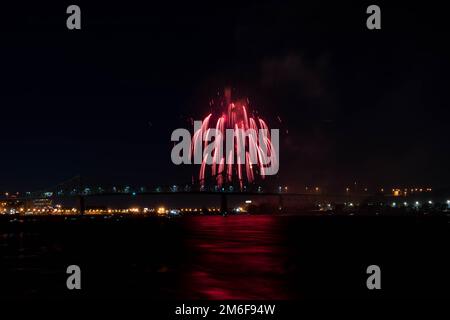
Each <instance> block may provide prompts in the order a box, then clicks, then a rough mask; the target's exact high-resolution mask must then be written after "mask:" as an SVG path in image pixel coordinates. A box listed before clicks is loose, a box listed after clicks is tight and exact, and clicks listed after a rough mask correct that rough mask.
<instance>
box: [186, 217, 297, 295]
mask: <svg viewBox="0 0 450 320" xmlns="http://www.w3.org/2000/svg"><path fill="white" fill-rule="evenodd" d="M188 231H189V233H190V236H189V240H188V242H187V245H188V248H187V249H188V252H189V254H190V256H189V257H188V259H189V263H188V265H189V268H188V269H189V270H186V273H185V279H184V283H185V286H186V287H185V288H184V291H185V294H187V297H188V298H200V299H216V300H217V299H286V298H289V295H288V292H287V289H286V282H287V279H288V277H287V275H286V271H285V266H286V259H287V258H286V249H285V247H284V246H283V235H282V230H281V228H280V226H279V222H278V221H277V219H276V217H274V216H229V217H221V216H210V217H194V218H191V219H190V220H189V221H188Z"/></svg>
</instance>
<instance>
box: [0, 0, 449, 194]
mask: <svg viewBox="0 0 450 320" xmlns="http://www.w3.org/2000/svg"><path fill="white" fill-rule="evenodd" d="M396 2H397V1H396ZM374 3H375V4H378V5H379V6H380V7H381V12H382V30H374V31H370V30H368V29H367V28H366V18H367V16H368V15H367V14H366V8H367V6H368V5H370V4H372V2H360V3H359V4H356V2H353V4H352V5H350V4H343V3H342V2H339V3H337V2H336V3H335V2H332V1H329V2H320V1H308V2H304V1H294V2H289V3H288V2H282V1H252V2H247V3H246V4H244V3H243V1H236V2H233V1H226V2H224V1H220V2H216V1H209V2H205V3H200V2H196V3H193V2H192V1H184V2H181V3H176V2H170V3H167V4H165V5H158V4H154V3H153V2H150V1H147V2H146V5H143V4H142V3H141V4H137V3H133V2H130V1H126V2H124V4H121V5H119V4H115V3H114V4H112V3H111V2H103V3H100V2H99V3H97V4H96V5H93V4H92V3H91V1H89V2H88V1H83V2H81V1H76V2H73V3H72V2H70V3H69V2H66V3H61V2H59V3H55V4H53V5H50V4H47V5H45V6H44V5H42V4H41V3H34V4H32V5H27V4H25V3H23V2H21V3H20V4H18V5H17V6H16V7H9V6H6V5H3V4H2V6H1V8H0V39H1V41H0V58H1V59H0V108H1V122H0V133H1V134H0V141H1V147H2V148H1V150H2V151H1V154H0V191H16V190H19V191H31V190H35V189H41V188H45V187H47V186H51V185H54V184H56V183H58V182H61V181H64V180H66V179H69V178H71V177H73V176H75V175H78V174H81V175H83V176H87V177H96V178H98V179H99V180H102V179H103V180H108V181H109V182H111V181H112V182H114V183H130V184H147V185H156V184H173V183H180V184H181V183H185V182H189V181H190V180H191V176H192V173H193V171H192V170H191V168H186V167H176V166H175V165H173V164H172V162H171V160H170V151H171V147H172V143H171V142H170V135H171V132H172V131H173V130H174V129H176V128H181V127H185V128H190V127H189V121H188V119H189V118H194V119H196V120H200V119H203V118H204V116H206V115H207V114H208V113H209V106H208V101H209V99H210V98H211V97H214V95H216V94H217V92H218V91H223V89H224V88H225V87H227V86H230V87H232V88H233V89H234V94H235V96H236V97H248V98H249V99H250V101H251V106H252V107H253V108H255V109H257V110H258V111H259V113H260V114H261V115H263V117H264V118H265V119H266V120H267V121H268V122H269V125H270V126H271V127H272V128H280V129H281V146H280V148H281V155H280V157H281V159H280V172H279V175H278V176H277V177H272V178H271V179H272V180H271V181H272V182H273V183H274V184H283V185H284V184H287V185H291V186H296V185H299V186H303V185H320V186H326V187H327V188H330V189H332V188H341V187H345V186H346V185H349V184H352V183H353V182H355V181H357V182H358V184H360V185H364V186H368V187H369V188H375V187H377V188H378V187H379V186H399V187H402V186H405V187H409V186H411V187H413V186H434V187H446V186H448V185H449V182H448V181H449V179H450V170H448V164H449V163H450V148H449V142H448V141H449V137H450V134H449V126H448V124H449V120H450V111H449V108H448V107H449V102H450V99H449V96H448V91H449V79H448V75H449V71H450V61H449V57H450V55H449V49H448V48H447V43H448V32H447V29H448V27H447V24H448V22H446V21H448V17H446V16H445V11H444V8H443V7H442V6H443V5H441V4H439V2H437V3H438V4H433V3H432V2H428V1H427V2H425V3H422V4H421V5H420V6H419V5H413V4H411V3H409V2H403V3H401V2H398V4H396V7H393V4H392V3H391V4H385V3H384V2H379V1H378V2H374ZM70 4H78V5H79V6H80V7H81V11H82V29H81V30H79V31H69V30H67V28H66V18H67V14H66V13H65V11H66V8H67V6H68V5H70ZM277 117H279V118H280V119H281V123H280V122H279V121H278V119H277Z"/></svg>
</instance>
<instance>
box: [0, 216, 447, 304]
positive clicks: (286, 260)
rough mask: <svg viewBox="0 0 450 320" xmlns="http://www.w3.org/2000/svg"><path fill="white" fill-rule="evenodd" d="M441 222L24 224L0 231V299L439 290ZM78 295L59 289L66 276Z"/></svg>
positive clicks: (32, 220)
mask: <svg viewBox="0 0 450 320" xmlns="http://www.w3.org/2000/svg"><path fill="white" fill-rule="evenodd" d="M449 226H450V224H449V223H448V218H447V217H446V216H441V217H356V216H353V217H346V216H339V217H337V216H336V217H330V216H316V217H314V216H310V217H305V216H290V215H281V216H280V215H278V216H275V215H258V216H250V215H240V216H228V217H222V216H199V217H179V218H175V219H166V218H157V217H146V218H144V217H134V218H132V217H120V216H117V217H114V216H112V217H108V218H105V217H104V216H98V217H97V216H96V217H93V216H90V217H88V216H86V217H27V218H21V219H17V220H15V221H11V220H2V222H1V223H0V237H1V239H2V241H1V245H0V253H1V266H0V272H1V274H0V282H1V283H2V290H1V293H0V297H1V298H2V299H5V298H6V299H8V298H16V299H17V298H18V299H21V298H33V297H40V298H57V299H61V298H71V299H73V298H141V299H156V300H160V299H163V300H173V299H215V300H222V299H256V300H259V299H270V300H274V299H275V300H280V299H299V298H323V297H356V298H364V297H373V296H375V297H376V296H377V293H376V292H369V291H368V290H367V289H366V286H365V279H366V278H367V275H366V273H365V271H366V269H365V268H366V267H367V266H368V265H371V264H378V265H380V267H381V268H382V270H383V278H382V286H383V290H382V291H383V292H382V293H383V297H442V296H447V297H448V292H449V290H448V289H447V288H449V283H450V282H449V276H448V274H447V270H449V263H448V262H447V261H446V260H447V259H446V245H447V244H448V240H449V238H450V233H449ZM71 264H77V265H79V266H80V267H81V270H82V290H80V291H69V290H67V289H66V278H67V275H66V267H67V266H68V265H71Z"/></svg>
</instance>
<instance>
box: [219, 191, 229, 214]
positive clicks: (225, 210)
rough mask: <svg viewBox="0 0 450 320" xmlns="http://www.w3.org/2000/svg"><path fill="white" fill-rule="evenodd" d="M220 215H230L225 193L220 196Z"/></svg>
mask: <svg viewBox="0 0 450 320" xmlns="http://www.w3.org/2000/svg"><path fill="white" fill-rule="evenodd" d="M220 213H222V214H227V213H228V199H227V195H226V194H225V193H222V194H221V196H220Z"/></svg>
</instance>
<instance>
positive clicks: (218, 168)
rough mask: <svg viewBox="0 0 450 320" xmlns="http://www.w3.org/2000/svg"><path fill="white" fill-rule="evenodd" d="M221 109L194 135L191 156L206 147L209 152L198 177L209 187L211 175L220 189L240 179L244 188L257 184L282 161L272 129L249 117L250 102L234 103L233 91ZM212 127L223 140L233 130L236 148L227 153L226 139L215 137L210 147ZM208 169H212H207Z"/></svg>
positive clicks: (205, 154)
mask: <svg viewBox="0 0 450 320" xmlns="http://www.w3.org/2000/svg"><path fill="white" fill-rule="evenodd" d="M219 108H220V109H221V110H222V113H219V114H218V115H216V114H214V113H210V114H209V115H208V116H206V117H205V118H204V119H203V121H202V124H201V127H200V128H198V129H197V130H196V131H195V132H194V135H193V138H192V149H191V156H192V154H194V155H195V154H196V151H198V149H199V148H201V147H202V146H203V148H204V149H203V150H205V151H204V154H203V159H202V162H201V165H200V172H199V175H198V179H199V181H200V185H201V186H204V185H205V181H206V179H207V176H210V177H211V178H212V179H215V184H216V185H217V186H219V187H222V186H223V185H224V184H225V183H230V184H232V183H233V182H235V181H236V179H237V181H238V182H239V186H240V188H241V189H242V188H243V186H244V184H245V183H253V182H254V181H255V176H256V175H257V174H259V175H260V176H261V177H262V178H264V176H265V167H267V166H268V165H273V164H274V163H276V162H277V161H278V159H277V156H276V152H275V151H274V147H273V144H272V141H271V137H270V130H269V127H268V125H267V124H266V122H265V121H264V120H263V119H261V118H260V117H256V116H253V115H250V116H249V115H248V110H247V109H248V100H247V101H246V102H243V101H231V94H230V92H229V91H226V92H225V101H221V102H220V104H219ZM214 123H215V125H213V124H214ZM212 128H213V129H215V130H216V132H218V133H220V136H221V137H225V136H226V135H227V134H228V132H229V131H230V130H229V129H231V130H232V131H233V137H232V140H233V144H232V147H231V148H229V149H228V148H227V149H226V151H225V154H224V152H223V139H218V138H217V137H215V139H214V141H213V142H212V143H211V145H210V146H207V142H208V141H211V140H212V138H211V131H212V130H211V129H212ZM249 133H250V134H249ZM258 137H259V138H258ZM227 141H228V140H227ZM247 141H248V143H247ZM207 148H210V149H209V150H211V149H212V152H211V155H212V161H211V162H210V163H208V161H207V157H208V154H207V152H206V149H207ZM208 168H209V169H210V170H207V169H208ZM208 172H210V175H209V174H208Z"/></svg>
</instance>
